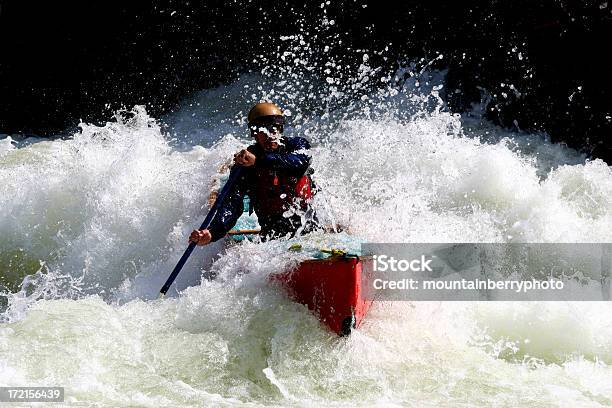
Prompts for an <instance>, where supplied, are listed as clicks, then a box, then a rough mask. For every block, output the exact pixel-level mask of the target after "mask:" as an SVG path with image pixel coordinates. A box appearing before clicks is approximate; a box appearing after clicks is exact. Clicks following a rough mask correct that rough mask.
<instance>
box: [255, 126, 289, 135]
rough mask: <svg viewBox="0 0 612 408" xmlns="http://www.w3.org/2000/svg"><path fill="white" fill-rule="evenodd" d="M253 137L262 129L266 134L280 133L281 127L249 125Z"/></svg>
mask: <svg viewBox="0 0 612 408" xmlns="http://www.w3.org/2000/svg"><path fill="white" fill-rule="evenodd" d="M249 128H250V129H251V133H252V134H253V135H255V134H257V133H259V132H261V131H262V130H263V129H265V130H267V131H268V133H282V132H283V125H251V126H249Z"/></svg>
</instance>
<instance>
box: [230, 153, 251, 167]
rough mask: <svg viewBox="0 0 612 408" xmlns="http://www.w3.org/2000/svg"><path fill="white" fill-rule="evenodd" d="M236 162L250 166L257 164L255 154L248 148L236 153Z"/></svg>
mask: <svg viewBox="0 0 612 408" xmlns="http://www.w3.org/2000/svg"><path fill="white" fill-rule="evenodd" d="M234 163H236V164H239V165H241V166H244V167H250V166H252V165H254V164H255V155H254V154H253V153H251V152H249V151H248V150H246V149H242V150H241V151H239V152H238V153H236V154H235V155H234Z"/></svg>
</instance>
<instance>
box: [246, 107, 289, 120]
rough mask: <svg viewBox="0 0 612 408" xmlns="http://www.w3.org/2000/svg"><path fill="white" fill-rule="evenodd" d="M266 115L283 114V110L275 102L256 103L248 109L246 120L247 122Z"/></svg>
mask: <svg viewBox="0 0 612 408" xmlns="http://www.w3.org/2000/svg"><path fill="white" fill-rule="evenodd" d="M266 116H281V117H282V116H283V111H282V110H281V108H279V107H278V106H277V105H276V104H274V103H270V102H262V103H258V104H256V105H255V106H253V108H251V110H250V111H249V116H248V117H247V120H248V122H249V123H252V122H254V121H255V120H257V119H259V118H263V117H266Z"/></svg>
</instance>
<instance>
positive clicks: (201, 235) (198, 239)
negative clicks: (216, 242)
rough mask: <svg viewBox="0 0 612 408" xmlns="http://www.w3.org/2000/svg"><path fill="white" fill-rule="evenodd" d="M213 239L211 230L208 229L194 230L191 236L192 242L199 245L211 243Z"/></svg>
mask: <svg viewBox="0 0 612 408" xmlns="http://www.w3.org/2000/svg"><path fill="white" fill-rule="evenodd" d="M211 240H212V235H210V231H209V230H207V229H203V230H193V232H192V233H191V235H190V236H189V241H190V242H195V243H196V244H197V245H200V246H203V245H206V244H209V243H210V241H211Z"/></svg>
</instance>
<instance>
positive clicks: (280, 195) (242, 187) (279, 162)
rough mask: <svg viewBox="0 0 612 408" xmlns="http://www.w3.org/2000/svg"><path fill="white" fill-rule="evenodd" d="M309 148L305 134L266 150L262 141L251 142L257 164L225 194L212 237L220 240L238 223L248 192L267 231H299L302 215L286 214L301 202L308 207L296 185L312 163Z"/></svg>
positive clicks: (244, 172)
mask: <svg viewBox="0 0 612 408" xmlns="http://www.w3.org/2000/svg"><path fill="white" fill-rule="evenodd" d="M308 149H310V143H308V141H307V140H306V139H304V138H302V137H282V138H281V145H280V146H279V148H278V149H276V150H275V151H273V152H266V151H264V150H263V149H262V148H261V147H260V146H259V145H258V144H253V145H251V146H249V147H248V148H247V150H249V151H250V152H251V153H253V154H254V155H255V157H256V159H255V165H254V166H250V167H246V168H244V169H243V171H242V173H241V175H240V178H239V179H238V181H237V182H236V184H235V185H234V188H233V190H232V191H230V192H229V193H228V195H227V196H226V197H225V200H224V201H223V203H222V205H221V207H220V208H219V211H217V214H216V216H215V218H214V219H213V221H212V223H211V225H210V227H209V228H208V230H209V231H210V233H211V235H212V240H213V241H217V240H219V239H220V238H222V237H223V236H225V234H227V232H228V231H229V230H230V229H232V227H233V226H234V225H235V224H236V221H237V220H238V218H240V216H241V215H242V213H243V211H244V204H243V199H244V196H245V195H248V196H249V199H250V203H251V206H252V208H253V209H254V210H255V213H256V214H257V218H258V221H259V225H261V229H262V234H263V235H269V234H272V235H285V234H286V233H293V232H295V231H296V230H297V229H298V228H299V227H300V226H301V220H300V217H299V216H296V215H294V216H291V217H285V216H283V214H284V213H285V212H286V211H287V210H288V209H289V207H291V206H292V205H299V206H301V208H302V210H304V209H306V208H307V207H308V203H307V202H306V200H301V199H300V197H299V194H298V193H296V185H297V184H298V183H299V182H300V180H302V178H303V177H304V176H305V175H306V173H307V171H308V169H309V167H310V161H311V157H310V154H308V152H307V150H308ZM307 177H308V176H307ZM308 182H310V179H309V178H308Z"/></svg>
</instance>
